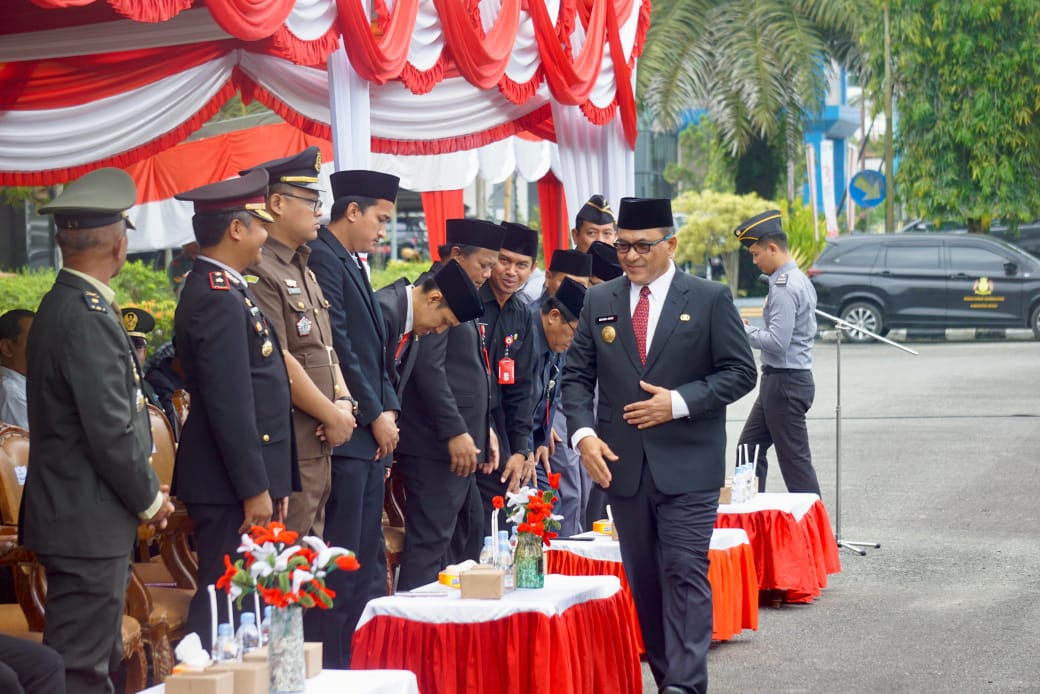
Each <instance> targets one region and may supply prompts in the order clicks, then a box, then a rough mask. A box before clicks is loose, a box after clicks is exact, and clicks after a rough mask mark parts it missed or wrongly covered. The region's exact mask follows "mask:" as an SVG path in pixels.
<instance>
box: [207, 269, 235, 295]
mask: <svg viewBox="0 0 1040 694" xmlns="http://www.w3.org/2000/svg"><path fill="white" fill-rule="evenodd" d="M209 288H210V289H220V290H222V291H225V292H227V291H231V283H230V282H228V278H227V275H226V274H224V272H223V271H222V270H214V271H213V272H211V273H209Z"/></svg>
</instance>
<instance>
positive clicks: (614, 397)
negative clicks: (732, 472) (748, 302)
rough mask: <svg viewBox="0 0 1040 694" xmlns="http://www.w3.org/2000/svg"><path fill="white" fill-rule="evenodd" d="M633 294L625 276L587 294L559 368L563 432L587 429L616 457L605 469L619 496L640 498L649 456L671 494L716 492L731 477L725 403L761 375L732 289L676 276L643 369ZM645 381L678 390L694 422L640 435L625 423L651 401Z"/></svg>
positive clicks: (680, 274)
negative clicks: (628, 410)
mask: <svg viewBox="0 0 1040 694" xmlns="http://www.w3.org/2000/svg"><path fill="white" fill-rule="evenodd" d="M629 287H630V283H629V281H628V278H627V277H624V276H622V277H618V278H617V279H614V280H611V281H610V282H606V283H604V284H600V285H597V286H595V287H592V288H590V289H589V291H588V292H587V293H586V295H585V305H584V307H583V308H582V311H581V317H580V319H579V321H578V330H577V332H576V333H575V336H574V341H573V343H572V344H571V347H570V349H569V350H568V351H567V362H566V365H565V366H564V370H563V407H564V412H565V413H566V415H567V429H568V431H569V432H570V433H571V434H573V433H574V432H576V431H577V430H578V429H579V428H581V427H592V428H594V429H596V431H597V432H598V435H599V437H600V438H602V439H603V440H604V441H606V443H607V445H609V446H610V447H611V449H612V450H613V451H614V453H616V454H617V455H618V456H619V459H618V461H617V462H614V463H609V467H610V471H611V475H612V481H611V484H610V488H609V489H610V491H611V492H612V493H614V494H617V495H620V496H630V495H632V494H634V493H635V492H636V489H637V487H638V485H639V475H640V470H641V468H642V462H643V458H644V457H645V458H646V461H647V464H648V466H649V468H650V473H651V475H652V476H653V480H654V482H655V484H656V485H657V488H658V489H660V490H661V491H663V492H665V493H670V494H678V493H683V492H690V491H708V490H710V489H717V488H719V487H721V486H722V485H723V484H724V483H725V476H726V473H725V470H726V466H725V448H726V405H728V404H730V403H732V402H735V401H736V400H738V399H739V398H741V397H742V396H744V395H745V394H746V393H748V392H749V391H750V390H751V389H752V388H753V387H754V385H755V377H756V371H755V362H754V359H753V357H752V355H751V348H750V347H749V346H748V341H747V338H746V337H745V335H744V326H743V324H742V323H741V320H740V316H739V314H738V313H737V310H736V307H735V306H734V305H733V300H732V298H731V297H730V293H729V289H728V287H726V285H724V284H718V283H715V282H709V281H707V280H702V279H700V278H696V277H691V276H690V275H687V274H686V273H684V272H681V271H679V270H677V271H676V273H675V277H674V278H673V280H672V284H671V287H670V288H669V290H668V294H667V296H666V297H665V302H664V305H663V307H662V310H661V317H660V319H659V322H658V324H657V328H656V330H655V332H654V339H653V342H651V344H650V350H649V354H648V355H647V361H646V365H645V366H643V365H642V364H640V361H639V354H638V352H637V350H636V341H635V334H634V333H633V332H632V312H631V308H630V304H629ZM609 329H612V330H613V333H614V336H613V340H611V339H608V338H609V337H610V330H609ZM597 379H598V382H599V404H598V408H597V409H596V410H595V415H594V414H593V413H594V410H593V394H594V391H595V388H596V383H597ZM640 380H643V381H647V382H649V383H652V384H654V385H658V386H663V387H665V388H668V389H670V390H677V391H679V394H680V395H681V396H682V398H683V400H684V401H685V402H686V404H687V406H688V407H689V410H690V416H689V417H684V418H681V419H675V420H672V421H669V422H665V423H664V424H660V425H658V426H655V427H651V428H649V429H644V430H642V431H640V430H639V429H637V428H636V427H634V426H632V425H630V424H627V423H626V422H625V420H624V419H623V418H622V415H623V409H624V406H625V405H627V404H628V403H631V402H636V401H640V400H646V399H648V398H649V397H650V394H649V393H646V392H645V391H643V390H642V389H641V388H640V387H639V381H640Z"/></svg>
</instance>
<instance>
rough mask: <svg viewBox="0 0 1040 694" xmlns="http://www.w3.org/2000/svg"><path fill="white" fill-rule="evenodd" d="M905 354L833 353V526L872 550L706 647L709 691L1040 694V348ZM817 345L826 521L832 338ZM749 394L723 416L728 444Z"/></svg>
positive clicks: (814, 416)
mask: <svg viewBox="0 0 1040 694" xmlns="http://www.w3.org/2000/svg"><path fill="white" fill-rule="evenodd" d="M914 348H915V349H917V350H918V351H920V353H921V354H920V356H917V357H914V356H911V355H909V354H905V353H903V352H900V351H898V350H895V349H893V348H891V347H888V346H885V345H881V344H871V345H843V346H842V348H841V365H842V374H841V383H842V393H841V402H842V427H843V428H842V447H841V457H842V470H841V481H842V497H841V519H840V521H841V535H842V537H843V538H844V539H849V540H870V541H877V542H880V543H881V544H882V548H881V549H879V550H871V551H870V552H869V554H868V555H867V556H866V557H860V556H856V555H854V554H852V553H849V552H845V551H843V552H842V553H841V560H842V566H843V570H842V573H840V574H838V575H836V576H832V577H831V580H830V584H829V586H828V588H827V589H826V590H824V592H823V595H822V596H821V598H820V599H818V600H817V601H816V602H815V603H814V604H811V605H785V606H783V607H781V608H779V609H774V608H771V607H766V606H763V607H762V608H761V610H760V613H759V629H758V631H757V632H744V633H742V634H741V635H739V636H737V637H736V638H735V639H733V640H732V641H729V642H726V643H719V644H714V645H713V646H712V649H711V652H710V654H709V661H708V666H709V672H710V678H711V691H712V692H718V693H722V694H725V693H728V692H734V693H737V692H740V693H742V694H743V693H746V692H813V693H829V692H834V693H841V694H844V693H846V692H942V693H944V694H945V693H960V692H964V693H965V694H968V693H977V692H1040V656H1038V655H1037V644H1040V551H1038V549H1040V538H1038V535H1040V531H1038V530H1037V527H1038V523H1040V503H1038V499H1040V457H1038V451H1040V369H1038V368H1037V367H1038V366H1040V343H1037V342H991V343H934V344H929V343H924V344H915V345H914ZM814 354H815V361H816V363H815V366H814V375H815V378H816V384H817V396H816V402H815V405H814V407H813V409H812V410H811V411H810V415H809V416H810V420H809V430H810V436H811V440H812V446H813V455H814V461H815V465H816V469H817V474H818V476H819V478H820V483H821V486H822V488H823V490H824V502H825V503H826V505H827V507H828V510H829V512H830V514H831V520H832V524H834V525H835V526H836V525H837V523H838V520H839V519H838V518H837V516H836V510H837V509H836V503H835V502H836V498H835V477H836V474H835V456H836V449H835V417H834V415H835V404H836V391H835V381H836V369H835V357H836V350H835V346H834V345H833V344H826V343H819V342H818V343H817V346H816V349H815V352H814ZM753 400H754V393H752V394H750V395H748V396H746V397H745V398H744V399H742V400H741V401H740V402H738V403H737V404H735V405H734V406H732V407H731V408H730V410H729V412H728V419H727V432H728V434H729V441H730V448H731V449H734V448H735V444H736V440H737V437H738V436H739V434H740V430H741V427H742V426H743V422H744V418H745V416H746V415H747V412H748V410H749V409H750V406H751V404H752V402H753ZM771 458H772V456H771ZM772 459H773V460H774V465H773V467H774V470H772V473H774V474H771V475H770V477H769V484H768V488H769V491H783V490H784V489H783V481H782V479H781V478H780V476H779V474H776V473H778V471H777V470H775V458H772ZM644 675H645V677H644V681H645V687H644V689H645V691H646V692H655V691H656V687H654V686H653V680H652V678H651V677H650V676H649V672H648V669H647V668H646V666H645V665H644Z"/></svg>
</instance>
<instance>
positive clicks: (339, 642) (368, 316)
mask: <svg viewBox="0 0 1040 694" xmlns="http://www.w3.org/2000/svg"><path fill="white" fill-rule="evenodd" d="M331 178H332V196H333V198H334V202H333V204H332V211H331V214H330V221H329V224H328V227H327V228H321V229H319V230H318V238H317V239H315V240H314V241H311V242H310V244H309V245H310V247H311V256H310V259H309V260H308V263H307V264H308V266H309V267H310V269H311V270H313V271H314V275H315V276H316V277H317V278H318V284H319V285H321V290H322V293H323V294H324V295H325V298H326V299H327V300H328V302H329V317H330V318H331V322H332V342H333V345H334V347H335V350H336V354H337V355H339V362H340V366H341V367H342V369H343V376H344V378H345V379H346V381H347V388H349V389H350V394H351V395H352V396H353V397H354V398H356V399H357V408H358V409H357V412H356V418H357V429H356V430H355V431H354V435H353V437H352V438H351V439H350V441H349V442H347V443H345V444H343V445H342V446H339V447H338V448H336V449H334V450H333V452H332V491H331V493H330V494H329V501H328V504H327V505H326V507H325V538H326V540H328V541H329V543H330V544H334V545H336V546H339V547H348V548H350V549H352V550H354V552H356V553H357V557H358V561H359V562H360V563H361V569H360V570H358V571H352V572H339V573H336V574H333V575H331V576H330V577H329V587H330V588H332V589H333V590H335V591H336V601H335V605H334V607H333V608H332V609H331V610H328V611H326V613H324V614H321V615H317V614H316V615H313V616H311V617H309V618H308V619H307V630H308V632H310V633H311V634H315V632H316V631H320V634H321V640H322V642H323V643H324V644H325V665H326V666H327V667H333V668H347V667H350V641H351V636H352V634H353V633H354V627H355V625H356V624H357V620H358V619H360V618H361V612H362V610H364V608H365V604H366V603H367V602H368V601H369V600H370V599H372V598H375V597H379V595H380V594H381V593H380V592H379V590H378V588H379V587H382V586H385V585H386V583H385V582H384V581H380V580H379V576H380V575H382V574H385V573H386V555H385V550H384V547H385V545H384V540H383V528H382V514H383V482H384V480H385V473H386V466H388V465H389V464H390V454H391V453H393V451H394V449H395V448H396V447H397V439H398V429H397V415H398V412H399V411H400V409H401V406H400V404H399V403H398V400H397V393H395V392H394V389H393V386H392V385H391V384H390V377H389V375H388V374H387V372H386V353H385V347H384V345H385V344H386V335H385V334H384V333H383V331H384V326H383V315H382V311H381V310H380V308H379V302H378V301H376V297H375V293H374V292H373V291H372V285H371V284H370V283H369V280H368V273H367V271H366V270H365V268H364V267H362V265H361V260H360V258H359V256H358V254H359V253H370V252H372V251H373V250H374V248H375V244H376V242H378V241H379V239H380V238H382V237H383V236H384V235H385V233H386V225H387V222H389V221H390V219H391V217H392V215H393V213H394V200H396V199H397V182H398V179H397V177H396V176H391V175H389V174H384V173H379V172H378V171H362V170H357V171H337V172H336V173H334V174H332V177H331ZM383 593H385V590H384V591H383ZM319 622H320V626H319V625H318V623H319ZM316 635H317V634H315V636H316Z"/></svg>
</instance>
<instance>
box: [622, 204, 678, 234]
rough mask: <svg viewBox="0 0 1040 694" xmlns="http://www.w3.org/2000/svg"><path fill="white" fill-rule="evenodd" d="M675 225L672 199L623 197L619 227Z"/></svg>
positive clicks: (649, 227) (664, 226)
mask: <svg viewBox="0 0 1040 694" xmlns="http://www.w3.org/2000/svg"><path fill="white" fill-rule="evenodd" d="M673 226H675V219H674V218H673V217H672V201H671V200H669V199H667V198H621V205H620V206H619V208H618V228H619V229H633V230H635V229H661V228H671V227H673Z"/></svg>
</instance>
